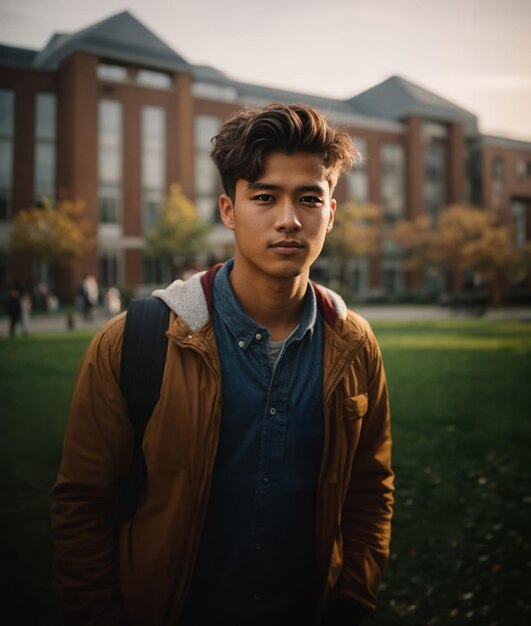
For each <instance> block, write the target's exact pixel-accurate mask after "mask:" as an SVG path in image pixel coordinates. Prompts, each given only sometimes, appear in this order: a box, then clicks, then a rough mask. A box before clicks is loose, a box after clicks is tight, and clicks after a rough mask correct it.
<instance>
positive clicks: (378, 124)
mask: <svg viewBox="0 0 531 626" xmlns="http://www.w3.org/2000/svg"><path fill="white" fill-rule="evenodd" d="M232 85H233V86H234V87H235V88H236V90H237V93H238V97H239V99H240V100H242V101H243V102H246V103H249V104H254V105H257V106H263V105H264V104H266V103H270V102H284V103H286V104H295V103H298V102H303V103H305V104H309V105H310V106H313V107H315V108H316V109H319V110H321V111H322V112H323V113H325V114H326V115H328V116H329V117H330V118H331V119H333V121H334V122H336V123H341V124H347V125H349V126H354V127H359V128H378V129H384V130H388V131H390V132H396V133H402V132H404V127H403V126H402V124H398V123H397V122H395V121H391V120H388V121H382V120H381V119H378V120H375V119H374V117H371V116H368V115H365V114H364V113H361V112H360V111H358V110H356V108H355V107H354V106H352V105H351V104H350V103H349V102H347V101H345V100H337V99H334V98H326V97H323V96H315V95H312V94H307V93H300V92H298V91H288V90H286V89H276V88H274V87H264V86H262V85H254V84H250V83H241V82H238V81H232Z"/></svg>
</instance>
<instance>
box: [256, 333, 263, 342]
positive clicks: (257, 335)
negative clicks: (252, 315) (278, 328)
mask: <svg viewBox="0 0 531 626" xmlns="http://www.w3.org/2000/svg"><path fill="white" fill-rule="evenodd" d="M255 337H256V341H261V339H262V335H261V334H260V333H256V335H255Z"/></svg>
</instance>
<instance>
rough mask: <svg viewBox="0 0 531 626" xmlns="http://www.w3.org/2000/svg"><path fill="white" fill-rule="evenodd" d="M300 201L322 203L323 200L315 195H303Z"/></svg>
mask: <svg viewBox="0 0 531 626" xmlns="http://www.w3.org/2000/svg"><path fill="white" fill-rule="evenodd" d="M301 202H304V204H322V202H323V201H322V200H321V198H318V197H317V196H303V197H302V198H301Z"/></svg>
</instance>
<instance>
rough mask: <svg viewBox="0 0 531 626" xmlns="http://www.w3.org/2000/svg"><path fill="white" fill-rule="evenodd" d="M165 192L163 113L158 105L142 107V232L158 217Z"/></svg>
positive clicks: (154, 222) (164, 123) (164, 114)
mask: <svg viewBox="0 0 531 626" xmlns="http://www.w3.org/2000/svg"><path fill="white" fill-rule="evenodd" d="M165 193H166V112H165V111H164V109H163V108H161V107H154V106H148V107H144V108H143V109H142V204H143V221H144V232H148V231H150V230H152V229H153V228H154V227H155V226H156V224H157V222H158V220H159V214H160V208H161V205H162V203H163V201H164V196H165Z"/></svg>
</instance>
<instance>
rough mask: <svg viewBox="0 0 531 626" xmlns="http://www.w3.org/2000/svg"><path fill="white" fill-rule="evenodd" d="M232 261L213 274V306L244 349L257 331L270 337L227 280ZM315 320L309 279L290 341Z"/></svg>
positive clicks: (311, 327)
mask: <svg viewBox="0 0 531 626" xmlns="http://www.w3.org/2000/svg"><path fill="white" fill-rule="evenodd" d="M233 265H234V259H230V260H228V261H227V262H226V263H225V265H223V267H222V268H221V269H220V270H219V272H218V273H217V274H216V276H215V278H214V309H215V311H216V313H217V314H218V315H219V316H220V317H221V318H222V319H223V321H224V322H225V324H226V325H227V326H228V328H229V330H230V332H231V333H232V335H233V336H234V338H235V339H236V341H237V342H238V344H239V346H240V347H241V348H243V349H247V347H248V346H249V344H250V343H251V342H252V341H253V340H254V339H256V338H257V334H259V335H261V336H262V337H263V338H264V339H266V338H267V339H269V331H268V330H267V328H264V327H263V326H260V325H259V324H257V323H256V322H255V321H254V320H252V319H251V318H250V317H249V316H248V315H247V313H245V311H244V310H243V309H242V307H241V306H240V303H239V302H238V300H237V298H236V296H235V295H234V292H233V290H232V287H231V284H230V280H229V276H230V273H231V271H232V267H233ZM316 322H317V298H316V296H315V291H314V287H313V285H312V284H311V282H308V289H307V290H306V295H305V296H304V302H303V307H302V313H301V317H300V320H299V325H298V326H297V328H296V329H295V332H294V333H293V334H292V335H291V337H290V343H291V341H297V340H300V339H302V338H303V337H304V335H305V334H306V333H308V332H309V333H310V334H313V331H314V329H315V324H316Z"/></svg>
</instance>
